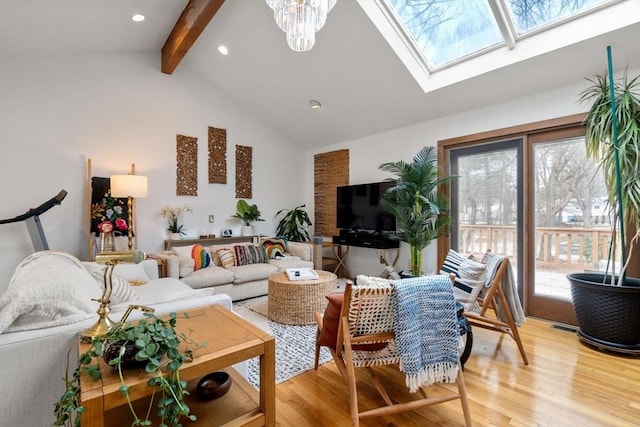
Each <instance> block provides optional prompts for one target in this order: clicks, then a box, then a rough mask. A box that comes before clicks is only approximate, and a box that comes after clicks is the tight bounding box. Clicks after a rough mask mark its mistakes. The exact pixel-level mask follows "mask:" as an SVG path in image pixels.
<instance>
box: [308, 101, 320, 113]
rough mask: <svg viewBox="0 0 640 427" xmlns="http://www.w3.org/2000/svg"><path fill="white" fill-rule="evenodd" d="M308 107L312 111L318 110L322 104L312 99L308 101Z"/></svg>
mask: <svg viewBox="0 0 640 427" xmlns="http://www.w3.org/2000/svg"><path fill="white" fill-rule="evenodd" d="M309 105H310V106H311V108H312V109H314V110H319V109H320V107H322V104H320V101H316V100H315V99H312V100H311V101H309Z"/></svg>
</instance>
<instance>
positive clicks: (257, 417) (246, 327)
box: [78, 305, 275, 427]
mask: <svg viewBox="0 0 640 427" xmlns="http://www.w3.org/2000/svg"><path fill="white" fill-rule="evenodd" d="M186 313H188V316H189V317H188V318H183V317H181V313H180V312H178V313H177V314H178V316H179V317H180V318H179V319H178V323H177V325H176V329H177V330H178V332H184V333H187V334H188V333H189V331H191V338H193V339H194V340H195V341H196V342H206V343H207V346H206V347H203V348H199V349H197V350H195V351H194V360H193V361H192V362H188V363H184V364H183V365H182V366H181V367H180V377H181V379H182V380H184V381H187V382H188V384H189V385H188V388H187V389H188V390H189V392H190V396H188V397H187V399H188V400H187V403H188V404H189V407H190V408H191V412H192V413H193V414H194V415H196V417H197V418H198V420H197V421H196V422H193V423H192V422H188V425H190V426H218V425H224V424H227V423H229V424H232V425H237V426H245V425H246V426H275V340H274V338H273V337H272V336H271V335H269V334H267V333H266V332H264V331H262V330H261V329H258V328H257V327H255V326H253V325H252V324H251V323H249V322H247V321H246V320H244V319H242V318H241V317H239V316H237V315H236V314H234V313H232V312H230V311H229V310H227V309H225V308H224V307H222V306H219V305H212V306H209V307H206V308H201V309H195V310H189V311H187V312H186ZM78 342H79V345H78V347H79V353H82V352H84V351H85V350H86V348H87V346H88V345H89V344H82V343H80V339H78ZM255 356H259V357H260V391H259V392H258V391H256V390H255V389H254V388H253V387H252V386H251V385H250V384H249V383H248V382H247V381H246V380H245V379H244V378H243V377H242V376H241V375H240V374H238V373H237V372H236V371H235V370H234V369H233V368H230V366H231V365H233V364H234V363H238V362H241V361H243V360H247V359H251V358H253V357H255ZM223 369H224V370H225V371H227V372H228V373H229V375H230V376H231V378H232V381H233V383H232V385H231V388H230V390H229V392H228V393H227V394H226V395H224V396H222V397H220V398H218V399H216V400H212V401H206V402H205V401H199V400H198V399H197V397H196V393H195V385H196V383H197V381H198V380H199V379H200V378H201V377H203V376H204V375H206V374H208V373H210V372H214V371H219V370H223ZM100 371H101V373H102V378H101V380H99V381H93V380H92V379H90V378H89V377H88V376H87V375H83V377H82V379H81V385H80V388H81V396H80V402H81V404H82V405H83V406H84V408H85V412H84V413H83V414H82V426H83V427H105V426H113V427H116V426H123V425H130V424H131V421H132V420H131V412H130V410H129V407H128V406H127V400H126V398H125V397H124V396H123V395H122V393H120V390H119V387H120V379H119V378H118V374H117V372H116V371H115V370H114V369H112V368H111V367H110V366H108V365H107V364H106V363H104V361H101V365H100ZM148 379H149V375H148V374H147V373H146V372H145V371H144V369H137V370H130V371H126V373H125V381H126V383H127V385H128V386H129V395H130V396H131V400H133V401H134V407H137V408H138V409H137V410H136V412H137V413H138V414H144V413H145V412H144V411H145V410H146V408H148V405H149V397H150V396H151V394H152V393H153V388H152V387H149V386H148V385H147V380H148ZM157 398H158V397H157V396H156V399H157ZM151 412H152V413H153V414H154V415H155V412H156V408H155V403H154V407H153V408H152V411H151ZM152 420H153V422H154V424H153V425H157V424H158V422H157V420H156V419H154V418H152Z"/></svg>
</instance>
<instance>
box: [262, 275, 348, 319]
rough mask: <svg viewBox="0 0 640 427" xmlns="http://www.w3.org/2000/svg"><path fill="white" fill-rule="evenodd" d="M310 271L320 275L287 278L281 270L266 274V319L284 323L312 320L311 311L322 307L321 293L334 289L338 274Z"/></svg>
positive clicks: (323, 295) (323, 306)
mask: <svg viewBox="0 0 640 427" xmlns="http://www.w3.org/2000/svg"><path fill="white" fill-rule="evenodd" d="M314 271H315V272H316V273H317V274H318V276H320V277H319V278H318V279H315V280H289V278H288V277H287V273H284V272H282V273H274V274H272V275H271V276H269V300H268V311H267V317H268V318H269V319H271V320H273V321H276V322H278V323H286V324H288V325H310V324H312V323H313V324H315V318H314V317H313V312H314V311H319V312H320V313H322V312H323V311H324V308H325V307H326V305H327V300H326V299H325V296H326V295H327V294H330V293H331V292H333V291H335V290H336V288H337V286H338V284H337V279H338V277H337V276H336V275H335V274H333V273H330V272H328V271H322V270H314Z"/></svg>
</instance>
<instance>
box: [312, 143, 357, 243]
mask: <svg viewBox="0 0 640 427" xmlns="http://www.w3.org/2000/svg"><path fill="white" fill-rule="evenodd" d="M313 169H314V171H313V172H314V178H313V184H314V188H315V194H314V201H315V214H314V217H315V218H314V219H315V220H314V233H315V235H316V236H335V235H337V234H338V229H337V228H336V203H337V201H336V188H337V187H340V186H342V185H349V150H337V151H330V152H328V153H320V154H316V155H315V156H314V165H313Z"/></svg>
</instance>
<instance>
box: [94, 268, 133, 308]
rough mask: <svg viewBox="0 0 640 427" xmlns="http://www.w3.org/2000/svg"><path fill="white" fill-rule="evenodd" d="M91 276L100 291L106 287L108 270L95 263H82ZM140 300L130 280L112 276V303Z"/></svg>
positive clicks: (115, 275)
mask: <svg viewBox="0 0 640 427" xmlns="http://www.w3.org/2000/svg"><path fill="white" fill-rule="evenodd" d="M82 264H83V265H84V266H85V268H86V269H87V271H88V272H89V273H90V274H91V276H92V277H93V278H94V279H95V281H96V283H97V284H98V286H100V289H102V288H103V287H104V272H105V269H106V268H107V267H106V266H105V265H101V264H96V263H95V262H83V263H82ZM137 299H138V294H137V293H136V292H135V290H134V289H133V286H132V285H131V284H130V283H129V281H128V280H126V279H124V278H122V277H120V276H118V275H117V274H112V275H111V302H112V303H113V304H114V305H115V304H120V303H122V302H125V301H133V300H137Z"/></svg>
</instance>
